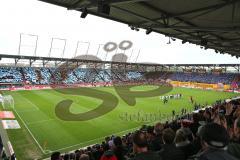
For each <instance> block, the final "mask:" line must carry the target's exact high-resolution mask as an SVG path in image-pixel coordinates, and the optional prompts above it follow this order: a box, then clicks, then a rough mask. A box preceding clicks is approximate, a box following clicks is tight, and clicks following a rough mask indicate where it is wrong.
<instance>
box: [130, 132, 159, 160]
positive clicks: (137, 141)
mask: <svg viewBox="0 0 240 160" xmlns="http://www.w3.org/2000/svg"><path fill="white" fill-rule="evenodd" d="M133 152H134V153H135V156H134V158H133V160H161V157H160V156H159V155H158V154H157V153H156V152H152V151H149V150H148V141H147V136H146V134H145V133H143V132H142V131H136V132H135V133H134V134H133Z"/></svg>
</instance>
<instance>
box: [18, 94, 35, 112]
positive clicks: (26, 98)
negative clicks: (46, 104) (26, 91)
mask: <svg viewBox="0 0 240 160" xmlns="http://www.w3.org/2000/svg"><path fill="white" fill-rule="evenodd" d="M21 97H22V98H24V99H26V100H27V101H28V103H30V104H31V105H32V106H33V107H34V108H35V109H36V110H39V108H38V107H37V106H36V104H34V103H32V102H31V101H30V100H29V99H27V98H25V97H24V96H22V95H21Z"/></svg>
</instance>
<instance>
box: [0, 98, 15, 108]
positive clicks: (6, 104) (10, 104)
mask: <svg viewBox="0 0 240 160" xmlns="http://www.w3.org/2000/svg"><path fill="white" fill-rule="evenodd" d="M0 102H2V106H3V109H13V108H14V99H13V97H12V96H11V95H4V96H0Z"/></svg>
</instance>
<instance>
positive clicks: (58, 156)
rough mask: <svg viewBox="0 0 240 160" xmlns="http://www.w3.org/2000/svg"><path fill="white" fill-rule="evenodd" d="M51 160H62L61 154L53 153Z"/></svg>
mask: <svg viewBox="0 0 240 160" xmlns="http://www.w3.org/2000/svg"><path fill="white" fill-rule="evenodd" d="M51 160H62V157H61V153H60V152H53V153H52V155H51Z"/></svg>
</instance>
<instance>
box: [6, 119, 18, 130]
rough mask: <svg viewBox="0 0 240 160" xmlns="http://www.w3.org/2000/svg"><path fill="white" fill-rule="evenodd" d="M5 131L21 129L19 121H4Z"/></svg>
mask: <svg viewBox="0 0 240 160" xmlns="http://www.w3.org/2000/svg"><path fill="white" fill-rule="evenodd" d="M2 124H3V128H4V129H19V128H21V127H20V125H19V123H18V121H17V120H2Z"/></svg>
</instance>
